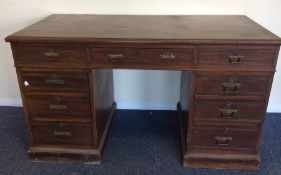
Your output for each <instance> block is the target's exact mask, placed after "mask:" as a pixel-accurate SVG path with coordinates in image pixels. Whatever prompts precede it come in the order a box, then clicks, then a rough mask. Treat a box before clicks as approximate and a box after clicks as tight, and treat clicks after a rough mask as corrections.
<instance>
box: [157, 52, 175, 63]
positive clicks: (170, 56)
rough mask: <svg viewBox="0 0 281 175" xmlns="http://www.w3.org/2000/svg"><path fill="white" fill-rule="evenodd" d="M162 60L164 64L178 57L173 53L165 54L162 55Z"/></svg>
mask: <svg viewBox="0 0 281 175" xmlns="http://www.w3.org/2000/svg"><path fill="white" fill-rule="evenodd" d="M160 60H161V61H163V62H172V61H175V60H176V55H175V54H174V53H171V52H163V53H162V54H161V55H160Z"/></svg>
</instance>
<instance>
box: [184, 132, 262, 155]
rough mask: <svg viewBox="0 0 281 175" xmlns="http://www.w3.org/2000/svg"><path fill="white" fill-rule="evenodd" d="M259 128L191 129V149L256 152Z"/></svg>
mask: <svg viewBox="0 0 281 175" xmlns="http://www.w3.org/2000/svg"><path fill="white" fill-rule="evenodd" d="M257 139H258V128H252V129H251V128H249V127H248V128H247V129H234V128H218V127H216V128H212V127H206V128H204V127H198V128H193V129H191V134H190V145H189V146H190V148H195V149H207V150H208V149H210V150H214V149H217V150H230V151H231V150H233V151H235V150H241V151H243V150H245V151H255V149H256V143H257Z"/></svg>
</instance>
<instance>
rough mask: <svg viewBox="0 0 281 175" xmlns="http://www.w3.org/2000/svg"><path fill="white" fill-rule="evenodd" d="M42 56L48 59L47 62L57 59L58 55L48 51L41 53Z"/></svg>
mask: <svg viewBox="0 0 281 175" xmlns="http://www.w3.org/2000/svg"><path fill="white" fill-rule="evenodd" d="M43 55H44V56H46V57H48V60H49V61H55V58H56V57H58V56H59V55H60V54H59V53H58V52H56V51H54V50H53V49H49V50H48V51H47V52H44V53H43Z"/></svg>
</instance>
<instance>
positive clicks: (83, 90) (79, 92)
mask: <svg viewBox="0 0 281 175" xmlns="http://www.w3.org/2000/svg"><path fill="white" fill-rule="evenodd" d="M17 76H18V81H19V86H20V90H21V95H22V100H23V105H24V112H25V121H26V125H27V128H28V133H29V140H30V148H29V150H28V155H29V157H30V159H31V160H34V161H55V162H88V163H99V161H100V158H101V155H102V152H103V148H104V146H105V140H106V137H107V134H108V132H109V129H110V125H111V120H112V117H113V114H114V110H115V106H116V105H115V103H114V102H113V77H112V76H113V75H112V70H110V69H99V70H92V69H80V68H77V69H76V68H75V69H69V68H39V67H38V68H34V67H32V68H30V67H17Z"/></svg>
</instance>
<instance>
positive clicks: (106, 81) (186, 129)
mask: <svg viewBox="0 0 281 175" xmlns="http://www.w3.org/2000/svg"><path fill="white" fill-rule="evenodd" d="M6 41H8V42H11V46H12V51H13V56H14V61H15V66H16V70H17V75H18V80H19V85H20V90H21V94H22V99H23V104H24V111H25V118H26V123H27V127H28V130H29V139H30V148H29V151H28V155H29V157H30V158H31V159H32V160H40V161H42V160H50V161H71V162H72V161H73V162H92V161H99V160H100V158H101V154H102V151H103V149H104V145H105V140H106V136H107V134H108V132H109V128H110V123H111V120H112V116H113V113H114V109H115V103H114V100H113V78H112V69H117V68H130V69H161V70H180V71H182V80H181V97H180V100H179V103H178V111H179V121H180V130H181V136H182V137H181V139H182V145H183V165H184V166H185V167H208V168H235V169H236V168H237V169H241V168H242V169H257V168H258V167H259V164H260V158H259V155H258V148H259V143H260V136H261V131H262V126H263V122H264V116H265V112H266V108H267V104H268V98H269V94H270V89H271V84H272V79H273V75H274V71H275V67H276V62H277V57H278V52H279V46H280V44H281V40H280V38H279V37H277V36H275V35H273V34H272V33H270V32H269V31H267V30H266V29H264V28H263V27H261V26H259V25H258V24H256V23H255V22H254V21H252V20H250V19H249V18H247V17H245V16H109V15H108V16H104V15H51V16H49V17H47V18H46V19H44V20H42V21H40V22H38V23H36V24H33V25H31V26H29V27H27V28H25V29H23V30H21V31H19V32H17V33H14V34H12V35H10V36H8V37H7V38H6ZM163 154H165V153H163ZM167 161H169V160H167Z"/></svg>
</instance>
